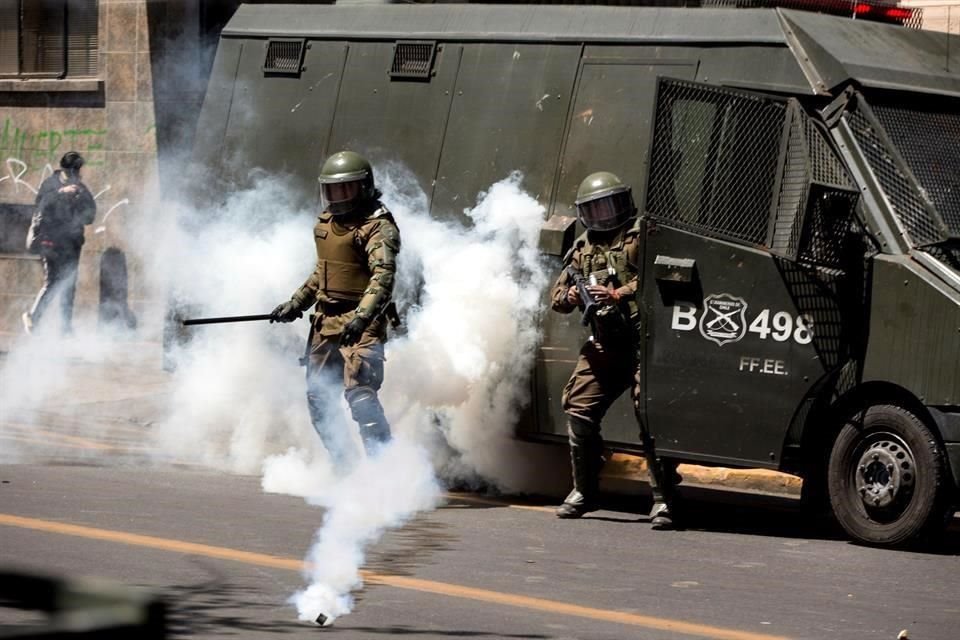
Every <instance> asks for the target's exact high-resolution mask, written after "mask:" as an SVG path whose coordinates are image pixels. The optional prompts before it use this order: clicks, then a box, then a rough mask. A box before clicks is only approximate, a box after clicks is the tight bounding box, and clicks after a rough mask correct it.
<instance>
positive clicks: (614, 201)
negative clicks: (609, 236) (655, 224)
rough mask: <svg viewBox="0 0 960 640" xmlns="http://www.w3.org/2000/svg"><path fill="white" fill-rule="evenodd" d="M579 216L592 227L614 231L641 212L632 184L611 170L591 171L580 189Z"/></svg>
mask: <svg viewBox="0 0 960 640" xmlns="http://www.w3.org/2000/svg"><path fill="white" fill-rule="evenodd" d="M575 204H576V205H577V218H579V219H580V223H581V224H583V226H585V227H586V228H587V229H589V230H591V231H611V230H613V229H616V228H618V227H620V226H622V225H623V224H625V223H626V222H627V221H629V220H630V219H631V218H633V216H635V215H636V213H637V207H636V205H635V204H634V203H633V195H632V194H631V192H630V187H628V186H627V185H625V184H623V182H621V180H620V178H618V177H617V176H615V175H614V174H612V173H610V172H609V171H598V172H596V173H591V174H590V175H589V176H587V177H586V178H584V180H583V182H581V183H580V188H579V189H578V190H577V199H576V201H575Z"/></svg>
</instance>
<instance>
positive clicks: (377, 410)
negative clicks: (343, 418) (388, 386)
mask: <svg viewBox="0 0 960 640" xmlns="http://www.w3.org/2000/svg"><path fill="white" fill-rule="evenodd" d="M344 395H345V396H346V398H347V404H349V405H350V415H352V416H353V419H354V420H355V421H356V422H357V423H358V424H360V425H369V424H374V423H380V422H384V421H385V418H384V416H383V407H382V406H381V405H380V399H379V398H377V392H376V391H374V390H373V389H371V388H369V387H357V388H356V389H350V390H348V391H347V392H346V393H345V394H344Z"/></svg>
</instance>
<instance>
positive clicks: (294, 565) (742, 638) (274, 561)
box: [0, 513, 789, 640]
mask: <svg viewBox="0 0 960 640" xmlns="http://www.w3.org/2000/svg"><path fill="white" fill-rule="evenodd" d="M0 525H5V526H8V527H18V528H21V529H31V530H33V531H44V532H47V533H58V534H62V535H68V536H77V537H80V538H88V539H92V540H104V541H107V542H117V543H120V544H126V545H132V546H138V547H147V548H150V549H158V550H161V551H174V552H177V553H189V554H193V555H198V556H205V557H208V558H219V559H222V560H232V561H234V562H242V563H244V564H250V565H255V566H259V567H270V568H274V569H287V570H289V571H296V572H298V573H300V572H302V570H303V568H304V562H303V561H302V560H296V559H294V558H282V557H279V556H271V555H267V554H265V553H255V552H252V551H241V550H239V549H230V548H228V547H216V546H213V545H207V544H198V543H195V542H185V541H183V540H171V539H168V538H159V537H155V536H147V535H141V534H137V533H127V532H125V531H113V530H110V529H98V528H95V527H86V526H81V525H75V524H67V523H64V522H53V521H51V520H40V519H37V518H24V517H21V516H15V515H10V514H2V513H0ZM360 573H361V575H362V576H363V579H364V581H366V582H368V583H370V584H379V585H385V586H390V587H395V588H398V589H408V590H411V591H418V592H421V593H433V594H437V595H443V596H448V597H451V598H461V599H464V600H474V601H477V602H487V603H490V604H498V605H503V606H508V607H515V608H518V609H527V610H531V611H538V612H542V613H554V614H558V615H564V616H572V617H576V618H585V619H589V620H597V621H600V622H612V623H616V624H622V625H627V626H632V627H643V628H646V629H656V630H658V631H669V632H672V633H681V634H684V635H691V636H699V637H702V638H714V639H716V640H789V639H788V638H786V637H785V636H773V635H769V634H765V633H754V632H751V631H740V630H737V629H727V628H724V627H714V626H711V625H706V624H698V623H695V622H685V621H682V620H671V619H669V618H657V617H654V616H645V615H641V614H636V613H627V612H623V611H614V610H610V609H598V608H594V607H584V606H580V605H576V604H570V603H567V602H561V601H558V600H547V599H545V598H533V597H529V596H522V595H519V594H514V593H503V592H500V591H491V590H489V589H478V588H475V587H466V586H462V585H457V584H450V583H446V582H437V581H434V580H423V579H420V578H407V577H403V576H391V575H385V574H381V573H374V572H372V571H361V572H360Z"/></svg>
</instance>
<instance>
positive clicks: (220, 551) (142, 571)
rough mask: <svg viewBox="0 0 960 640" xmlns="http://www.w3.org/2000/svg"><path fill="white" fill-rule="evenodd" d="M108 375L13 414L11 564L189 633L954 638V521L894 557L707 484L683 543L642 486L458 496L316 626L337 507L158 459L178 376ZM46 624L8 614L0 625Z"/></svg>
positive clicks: (787, 502) (2, 563)
mask: <svg viewBox="0 0 960 640" xmlns="http://www.w3.org/2000/svg"><path fill="white" fill-rule="evenodd" d="M107 365H109V366H105V365H104V363H97V362H90V361H88V360H83V359H76V360H75V361H73V362H72V363H71V365H70V366H71V371H72V373H71V375H70V376H69V378H70V379H71V380H72V382H71V389H73V391H72V392H71V393H68V394H64V395H61V396H60V401H59V405H60V406H62V407H65V408H64V410H62V411H59V410H57V409H56V408H55V407H56V406H57V405H58V403H48V404H47V406H46V407H45V408H42V409H41V410H39V411H32V412H30V413H29V415H27V414H24V413H14V414H10V413H8V414H5V415H3V417H2V420H0V454H3V453H4V452H5V453H6V454H9V455H0V459H2V461H3V462H4V463H5V464H3V465H2V466H0V570H15V571H24V572H29V573H38V574H42V575H56V576H68V577H81V576H94V577H102V578H107V579H110V580H115V581H118V582H119V583H120V584H122V585H126V586H128V587H131V586H132V587H142V588H146V589H148V590H150V591H152V592H154V593H156V594H159V595H161V596H162V597H163V598H164V599H165V600H166V601H167V602H168V604H169V607H170V619H169V624H170V629H169V631H170V634H169V635H170V636H171V637H200V638H215V637H225V638H226V637H230V638H261V637H263V638H266V637H276V636H277V635H278V634H301V635H302V634H310V633H313V634H331V633H332V634H336V636H337V637H343V638H370V637H379V636H382V635H402V636H409V637H414V638H448V637H479V638H484V637H489V638H536V639H540V638H542V639H557V640H560V639H568V638H578V639H616V638H695V637H700V638H722V639H731V640H772V639H773V638H792V639H801V638H805V639H811V640H812V639H823V638H830V639H831V640H833V639H847V638H849V639H859V638H864V639H867V638H870V639H874V638H889V639H891V640H892V639H893V638H896V637H897V634H898V633H899V632H900V631H901V630H904V629H906V630H908V633H909V637H910V638H913V639H917V640H921V639H924V640H929V639H943V640H947V639H951V638H955V637H956V627H957V623H958V622H960V604H958V602H957V595H956V584H957V575H958V571H960V558H958V556H960V527H958V526H957V524H956V522H957V521H955V523H954V525H953V526H951V528H950V529H949V531H948V535H947V539H946V541H945V544H944V546H943V548H942V549H940V550H939V551H937V552H936V553H933V552H931V553H918V552H904V551H886V550H879V549H871V548H866V547H860V546H856V545H854V544H851V543H850V542H848V541H847V540H846V539H844V538H843V536H842V535H840V534H839V533H838V532H837V531H835V530H833V529H830V528H824V527H822V526H814V525H813V524H811V523H809V522H806V521H805V520H804V518H803V517H802V516H801V514H800V512H799V510H798V508H797V502H796V499H795V497H791V496H788V495H786V494H785V495H783V496H780V497H777V496H769V495H768V496H762V495H750V494H746V493H738V492H732V491H721V490H716V489H705V488H702V487H690V486H687V487H685V488H683V490H682V497H683V499H684V502H683V504H684V507H685V512H686V515H687V520H686V523H687V526H686V528H685V529H684V530H682V531H676V532H655V531H651V530H650V529H649V526H648V524H647V522H646V516H645V515H644V513H645V511H646V510H647V509H648V508H649V495H648V493H647V492H646V488H645V487H638V486H634V487H632V488H631V487H627V490H628V491H633V492H634V495H635V496H636V494H637V492H639V497H633V498H632V499H630V498H627V497H624V496H622V495H609V496H608V497H607V500H606V502H605V505H604V506H605V509H604V510H602V511H599V512H597V513H594V514H590V516H589V517H587V518H585V519H583V520H582V521H563V522H561V521H558V520H557V519H556V518H555V517H554V516H553V514H552V505H551V504H550V501H549V500H546V499H544V500H523V501H521V500H512V499H510V498H493V497H484V496H479V495H474V494H459V493H457V494H449V493H448V494H446V496H445V498H444V502H443V504H442V506H441V507H440V508H438V509H436V510H434V511H430V512H428V513H425V514H422V515H421V516H419V517H417V518H416V519H415V520H414V521H412V522H410V523H408V524H407V525H406V526H404V527H402V528H400V529H396V530H392V531H390V532H388V533H387V534H386V536H385V537H384V538H383V539H382V540H380V541H379V542H378V543H376V544H375V545H373V547H372V548H370V549H369V550H368V553H367V556H366V559H365V562H364V565H363V571H364V574H363V576H364V582H365V586H364V588H363V589H362V590H361V591H360V592H358V593H357V594H356V599H357V603H356V608H355V610H354V612H353V613H351V614H350V615H347V616H344V617H342V618H340V619H338V620H337V621H336V624H335V625H334V626H333V627H332V628H330V629H317V628H316V627H313V626H311V625H309V624H306V623H302V622H298V621H297V613H296V610H295V608H294V607H293V605H292V604H290V603H289V601H288V599H289V598H290V597H291V596H292V595H293V594H294V593H295V592H296V591H297V590H298V589H301V588H303V587H304V586H305V582H304V579H303V577H302V575H301V571H302V567H303V559H304V557H305V555H306V553H307V550H308V549H309V548H310V546H311V543H312V541H313V539H314V534H315V532H316V530H317V529H318V527H319V526H320V524H321V522H322V518H323V510H322V509H321V508H319V507H316V506H311V505H309V504H307V503H306V502H305V501H304V500H302V499H301V498H296V497H291V496H286V495H278V494H267V493H264V492H263V491H262V490H261V486H260V478H259V477H256V476H244V475H234V474H228V473H224V472H217V471H212V470H210V469H206V468H203V467H200V466H197V465H187V464H182V463H180V462H178V461H176V460H172V459H163V458H158V457H156V456H153V457H148V456H147V455H146V454H147V451H146V450H145V449H146V447H147V445H146V444H145V443H146V442H148V440H149V439H148V438H146V437H145V434H146V433H147V432H148V431H149V430H150V429H151V428H152V423H151V420H152V416H153V415H154V414H155V405H157V404H158V403H161V402H162V401H163V398H164V394H165V392H166V391H165V390H166V374H164V373H163V372H162V371H161V370H159V368H158V367H156V366H154V365H153V364H151V361H150V360H149V359H145V360H143V361H139V362H138V361H136V360H135V359H126V360H123V361H117V362H110V363H107ZM131 380H135V381H136V383H135V384H132V383H131ZM14 451H15V452H16V453H15V455H14V454H11V452H14ZM148 460H149V462H148ZM398 481H402V478H398ZM37 620H38V618H37V615H36V614H33V613H28V612H21V611H18V610H15V609H12V608H0V632H3V631H9V630H12V629H16V628H22V627H23V625H25V624H28V623H31V622H36V621H37Z"/></svg>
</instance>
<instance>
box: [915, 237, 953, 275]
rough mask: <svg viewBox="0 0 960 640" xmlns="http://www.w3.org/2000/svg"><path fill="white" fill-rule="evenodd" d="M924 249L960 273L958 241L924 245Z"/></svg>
mask: <svg viewBox="0 0 960 640" xmlns="http://www.w3.org/2000/svg"><path fill="white" fill-rule="evenodd" d="M923 250H924V251H926V252H927V253H929V254H930V255H932V256H933V257H934V258H936V259H937V260H939V261H940V262H942V263H944V264H945V265H947V266H949V267H950V268H951V269H953V270H954V271H956V272H958V273H960V244H958V243H957V242H955V241H954V242H945V243H943V244H940V245H936V246H932V247H924V249H923Z"/></svg>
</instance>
